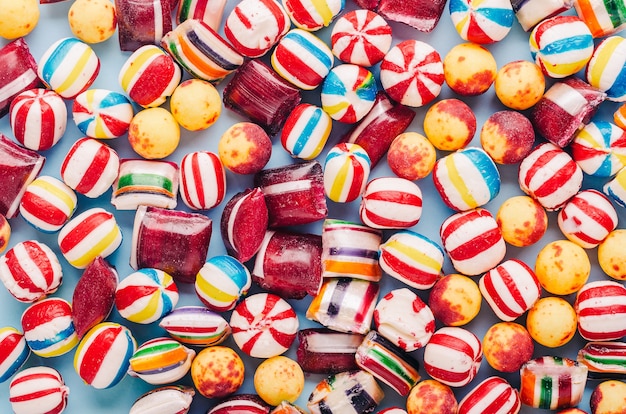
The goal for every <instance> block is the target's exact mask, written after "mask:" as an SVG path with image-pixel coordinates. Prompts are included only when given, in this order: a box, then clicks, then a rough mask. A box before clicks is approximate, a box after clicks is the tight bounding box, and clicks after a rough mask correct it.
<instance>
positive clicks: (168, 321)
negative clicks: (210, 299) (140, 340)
mask: <svg viewBox="0 0 626 414" xmlns="http://www.w3.org/2000/svg"><path fill="white" fill-rule="evenodd" d="M159 326H160V327H161V328H163V329H165V330H166V331H167V333H168V334H170V336H171V337H172V338H174V339H176V340H177V341H178V342H180V343H183V344H185V345H192V346H212V345H217V344H219V343H221V342H222V341H224V340H225V339H226V338H227V337H228V336H229V335H230V332H231V329H230V325H229V324H228V322H226V319H224V318H223V317H222V316H220V315H219V314H218V313H216V312H213V311H211V310H210V309H207V308H205V307H204V306H182V307H180V308H176V309H174V310H173V311H172V312H171V313H170V314H168V315H166V316H165V317H164V318H163V319H161V321H160V322H159Z"/></svg>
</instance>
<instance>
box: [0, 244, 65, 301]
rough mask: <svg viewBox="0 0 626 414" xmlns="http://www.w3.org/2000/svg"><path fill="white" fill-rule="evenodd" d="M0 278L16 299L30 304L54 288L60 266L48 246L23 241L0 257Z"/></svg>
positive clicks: (57, 282) (57, 285) (61, 276)
mask: <svg viewBox="0 0 626 414" xmlns="http://www.w3.org/2000/svg"><path fill="white" fill-rule="evenodd" d="M0 278H1V279H2V283H3V284H4V287H6V288H7V290H8V291H9V293H10V294H11V295H12V296H13V297H14V298H15V299H17V300H19V301H20V302H25V303H32V302H36V301H38V300H40V299H43V298H45V297H46V296H48V295H49V294H52V293H54V292H56V291H57V289H58V288H59V286H60V285H61V281H62V280H63V269H62V268H61V264H60V263H59V260H58V259H57V256H56V254H55V253H54V252H53V251H52V249H50V247H48V246H47V245H46V244H44V243H41V242H38V241H37V240H26V241H23V242H19V243H17V244H15V246H13V247H12V248H11V249H9V250H7V252H6V253H5V254H4V255H3V256H1V257H0Z"/></svg>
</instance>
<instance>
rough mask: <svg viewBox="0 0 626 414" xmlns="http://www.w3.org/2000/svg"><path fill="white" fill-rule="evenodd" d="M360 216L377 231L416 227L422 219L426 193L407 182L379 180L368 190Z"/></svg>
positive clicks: (385, 178)
mask: <svg viewBox="0 0 626 414" xmlns="http://www.w3.org/2000/svg"><path fill="white" fill-rule="evenodd" d="M359 215H360V216H361V221H362V222H363V224H365V225H366V226H369V227H373V228H375V229H406V228H409V227H412V226H414V225H416V224H417V222H418V221H419V220H420V217H421V216H422V191H421V190H420V188H419V187H418V186H417V184H415V183H414V182H412V181H409V180H406V179H404V178H399V177H380V178H375V179H373V180H372V181H370V182H369V183H368V184H367V186H366V187H365V191H364V192H363V198H362V199H361V207H360V210H359Z"/></svg>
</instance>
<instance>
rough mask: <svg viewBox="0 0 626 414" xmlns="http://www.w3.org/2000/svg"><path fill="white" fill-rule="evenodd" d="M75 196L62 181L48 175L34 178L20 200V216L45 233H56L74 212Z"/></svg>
mask: <svg viewBox="0 0 626 414" xmlns="http://www.w3.org/2000/svg"><path fill="white" fill-rule="evenodd" d="M76 203H77V199H76V194H75V193H74V191H73V190H72V189H71V188H70V187H68V186H67V185H66V184H65V183H64V182H63V181H61V180H59V179H57V178H54V177H50V176H49V175H45V176H41V177H38V178H36V179H35V180H34V181H33V182H32V183H30V184H28V187H26V192H25V193H24V195H23V196H22V200H20V214H21V215H22V217H23V218H24V220H26V221H27V222H28V223H30V224H32V225H33V226H34V227H35V228H37V229H38V230H41V231H43V232H45V233H52V232H55V231H58V230H60V229H61V227H63V226H64V225H65V223H67V222H68V220H69V219H70V217H72V215H73V214H74V211H75V210H76Z"/></svg>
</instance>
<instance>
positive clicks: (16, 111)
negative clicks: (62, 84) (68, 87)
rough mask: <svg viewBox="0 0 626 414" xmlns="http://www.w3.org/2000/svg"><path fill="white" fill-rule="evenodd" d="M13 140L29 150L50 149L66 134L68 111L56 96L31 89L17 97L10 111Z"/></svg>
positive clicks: (45, 91) (42, 90)
mask: <svg viewBox="0 0 626 414" xmlns="http://www.w3.org/2000/svg"><path fill="white" fill-rule="evenodd" d="M9 121H10V124H11V130H12V131H13V135H15V139H17V141H18V142H19V143H20V144H22V145H23V146H25V147H26V148H28V149H32V150H35V151H45V150H48V149H50V148H52V147H53V146H54V145H55V144H56V143H57V142H59V140H60V139H61V137H62V136H63V134H64V133H65V128H66V126H67V108H66V107H65V102H64V101H63V98H61V97H60V96H59V95H58V94H57V93H56V92H54V91H51V90H47V89H30V90H27V91H24V92H22V93H20V94H19V95H17V96H16V97H15V98H14V99H13V100H12V101H11V106H10V109H9Z"/></svg>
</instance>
